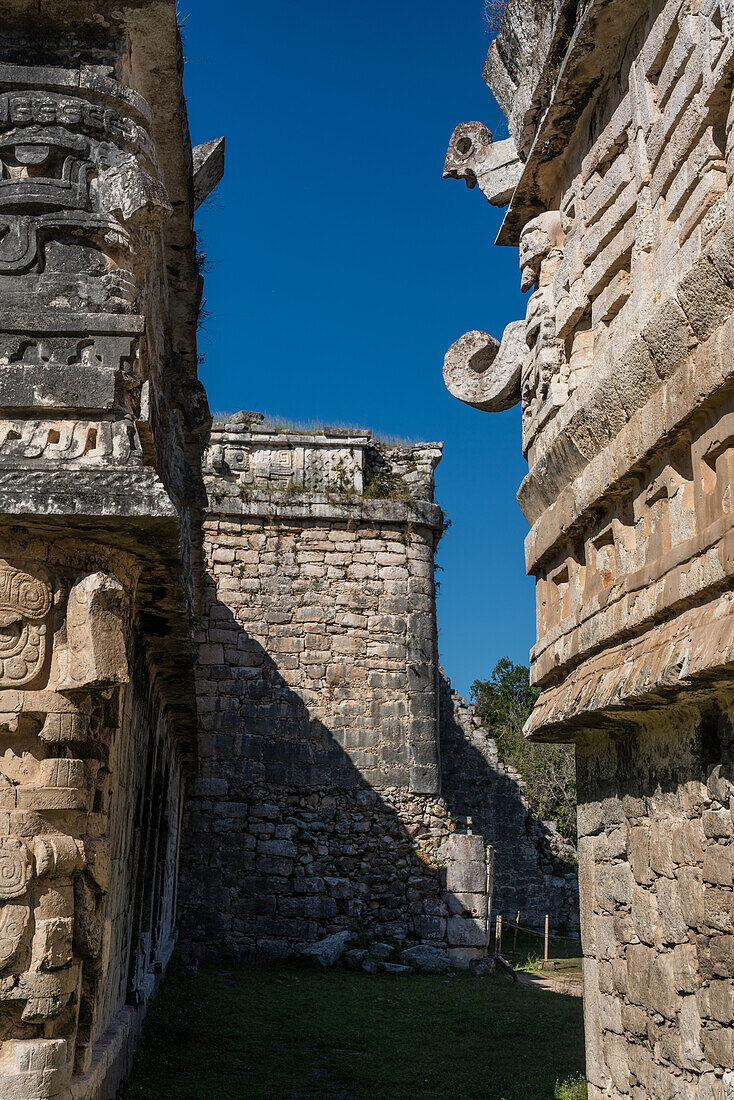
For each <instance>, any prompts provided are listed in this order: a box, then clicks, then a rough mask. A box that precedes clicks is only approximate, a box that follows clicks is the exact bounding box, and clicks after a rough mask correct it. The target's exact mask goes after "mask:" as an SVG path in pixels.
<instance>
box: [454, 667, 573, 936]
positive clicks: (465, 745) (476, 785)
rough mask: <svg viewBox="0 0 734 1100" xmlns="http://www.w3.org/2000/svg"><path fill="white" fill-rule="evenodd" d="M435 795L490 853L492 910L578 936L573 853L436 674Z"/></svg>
mask: <svg viewBox="0 0 734 1100" xmlns="http://www.w3.org/2000/svg"><path fill="white" fill-rule="evenodd" d="M440 735H441V793H442V795H443V798H444V800H445V802H446V804H447V806H448V807H449V808H450V812H451V814H452V815H453V816H455V817H457V818H464V819H465V818H467V817H470V818H471V822H472V829H473V831H474V832H475V833H481V835H482V837H483V838H484V842H485V844H487V845H489V846H491V848H492V850H493V852H494V878H493V891H492V913H493V914H494V915H496V914H498V913H500V914H502V917H503V919H504V921H505V926H507V924H508V922H512V921H515V919H516V915H517V913H518V911H519V913H520V923H521V924H523V925H525V926H527V927H530V928H538V929H540V928H543V927H544V925H545V917H546V914H547V915H548V916H549V917H550V923H551V927H552V928H553V930H554V931H557V932H560V933H569V932H570V933H571V934H572V935H576V934H578V931H579V901H578V897H579V892H578V874H577V867H576V850H575V849H574V847H573V846H572V845H570V844H568V842H566V841H564V839H563V837H562V836H561V835H560V833H559V832H558V830H557V828H556V827H555V826H554V824H553V823H552V822H541V821H536V820H535V819H534V818H533V817H532V814H531V812H530V807H529V805H528V802H527V800H526V799H525V797H524V795H523V788H522V776H521V775H520V773H519V772H518V771H516V769H515V768H513V767H512V766H511V765H508V764H504V763H503V762H502V761H501V760H500V757H499V753H498V751H497V744H496V742H495V741H494V740H493V739H492V737H491V736H490V733H489V731H488V730H486V729H485V728H484V727H483V726H482V724H481V722H480V721H479V719H478V718H477V717H476V716H475V713H474V708H473V707H472V706H471V705H470V704H469V703H467V702H466V700H465V699H463V698H462V697H461V696H460V695H459V693H458V692H457V691H454V690H453V689H452V687H451V684H450V682H449V680H448V679H447V677H446V676H445V674H444V673H443V672H442V671H441V672H440Z"/></svg>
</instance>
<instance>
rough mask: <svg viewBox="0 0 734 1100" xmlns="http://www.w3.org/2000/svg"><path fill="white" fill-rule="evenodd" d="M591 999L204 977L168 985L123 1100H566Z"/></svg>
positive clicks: (271, 976)
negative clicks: (584, 1006) (584, 1013)
mask: <svg viewBox="0 0 734 1100" xmlns="http://www.w3.org/2000/svg"><path fill="white" fill-rule="evenodd" d="M581 1011H582V1006H581V1001H580V1000H579V999H577V998H573V997H564V996H561V995H559V994H555V993H547V992H543V991H539V990H536V989H532V988H528V987H525V986H520V985H512V984H511V983H510V982H509V981H507V980H506V979H505V978H503V977H499V976H498V977H495V978H474V977H472V976H470V975H468V974H457V975H455V976H452V977H440V976H432V975H424V974H400V975H392V974H375V975H368V974H363V973H362V972H357V973H352V972H350V971H346V970H332V971H328V972H326V973H320V972H317V971H309V970H301V969H296V968H291V967H290V966H285V965H283V966H275V967H271V968H267V969H259V968H255V967H249V966H233V967H228V968H222V967H212V966H208V967H202V969H201V970H200V971H199V974H198V976H197V977H195V978H194V977H185V976H182V975H178V974H172V975H171V976H169V977H168V978H167V979H166V981H165V983H164V985H163V987H162V990H161V993H160V996H159V997H158V999H157V1001H156V1002H155V1003H154V1004H153V1005H152V1006H151V1008H150V1010H149V1013H148V1017H147V1020H146V1023H145V1028H144V1033H143V1038H142V1041H141V1044H140V1046H139V1049H138V1054H137V1058H136V1062H135V1067H134V1070H133V1074H132V1077H131V1078H130V1080H129V1081H128V1083H127V1085H126V1086H125V1087H124V1088H123V1090H122V1093H121V1096H120V1100H154V1098H155V1100H164V1098H165V1100H266V1098H267V1100H316V1098H323V1100H554V1096H557V1097H558V1098H564V1100H566V1098H567V1100H581V1098H582V1097H583V1098H585V1096H586V1089H585V1087H583V1086H578V1085H576V1086H573V1085H572V1086H568V1087H567V1088H559V1089H558V1091H557V1092H556V1084H557V1082H558V1081H564V1080H566V1079H568V1078H578V1077H579V1075H581V1074H582V1073H583V1069H584V1041H583V1028H582V1016H581Z"/></svg>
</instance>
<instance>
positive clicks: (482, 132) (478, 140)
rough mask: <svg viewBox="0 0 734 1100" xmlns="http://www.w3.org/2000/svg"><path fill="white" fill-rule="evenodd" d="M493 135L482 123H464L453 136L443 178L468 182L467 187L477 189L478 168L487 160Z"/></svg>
mask: <svg viewBox="0 0 734 1100" xmlns="http://www.w3.org/2000/svg"><path fill="white" fill-rule="evenodd" d="M491 144H492V135H491V134H490V132H489V130H488V129H487V127H486V126H485V125H484V124H483V123H481V122H462V123H461V124H460V125H459V126H457V127H456V129H455V130H454V132H453V134H452V135H451V141H450V142H449V148H448V152H447V153H446V161H445V162H444V166H443V178H444V179H455V180H466V185H467V187H470V188H471V187H476V185H477V174H476V167H477V165H479V164H482V162H483V161H484V160H485V159H486V156H487V149H488V148H489V146H490V145H491Z"/></svg>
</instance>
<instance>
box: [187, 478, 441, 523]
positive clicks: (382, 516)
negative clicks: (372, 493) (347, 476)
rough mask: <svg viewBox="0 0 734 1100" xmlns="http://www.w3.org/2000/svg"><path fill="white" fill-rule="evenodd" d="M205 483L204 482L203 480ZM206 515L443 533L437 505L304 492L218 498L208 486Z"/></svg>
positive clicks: (214, 485) (210, 486)
mask: <svg viewBox="0 0 734 1100" xmlns="http://www.w3.org/2000/svg"><path fill="white" fill-rule="evenodd" d="M207 481H208V479H207ZM207 488H208V490H209V503H208V506H207V512H208V513H209V515H213V514H218V515H219V516H221V518H223V519H224V518H227V517H229V516H238V517H243V518H244V517H247V516H250V517H252V518H260V517H262V516H267V517H269V518H271V519H273V518H276V517H277V518H279V519H318V520H330V521H334V520H336V521H340V520H342V521H350V520H351V521H354V520H357V521H363V522H376V523H400V524H406V523H407V524H411V525H413V526H420V527H431V528H433V529H434V530H435V531H443V523H444V517H443V512H442V510H441V508H440V507H439V505H438V504H433V503H431V502H429V501H425V500H415V501H402V500H390V499H387V498H373V499H370V498H365V497H357V496H347V495H345V496H344V497H342V498H341V499H340V498H337V497H336V496H335V495H333V496H332V495H330V494H326V493H304V494H302V498H301V499H298V496H296V495H295V494H294V495H291V494H288V493H272V492H253V493H251V494H248V496H247V498H246V499H242V498H241V497H240V496H237V495H236V490H235V494H234V495H230V494H227V495H224V496H219V495H218V494H217V485H216V483H213V482H212V483H208V484H207Z"/></svg>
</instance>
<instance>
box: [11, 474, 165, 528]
mask: <svg viewBox="0 0 734 1100" xmlns="http://www.w3.org/2000/svg"><path fill="white" fill-rule="evenodd" d="M9 516H13V517H17V518H34V519H42V520H44V521H45V520H46V519H47V518H48V517H51V516H59V517H61V516H63V517H65V518H67V519H71V518H72V517H73V518H74V525H75V526H76V522H77V521H78V520H84V519H85V518H89V519H94V520H97V519H101V518H105V519H110V520H142V521H148V520H166V521H170V520H176V521H177V520H178V513H177V511H176V509H175V508H174V506H173V504H172V503H171V500H170V497H169V496H168V494H167V493H166V490H165V489H164V487H163V483H162V482H161V480H160V479H159V477H158V475H157V474H156V472H155V470H152V469H150V468H148V467H143V468H137V469H135V468H132V469H131V468H130V467H121V468H118V469H108V470H91V469H89V468H85V469H84V471H83V476H80V474H79V471H76V470H65V469H56V470H54V469H43V470H18V469H8V470H2V469H0V519H2V518H7V517H9Z"/></svg>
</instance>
